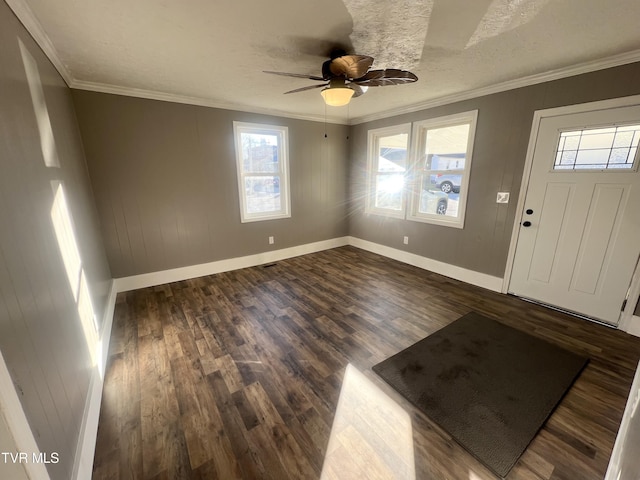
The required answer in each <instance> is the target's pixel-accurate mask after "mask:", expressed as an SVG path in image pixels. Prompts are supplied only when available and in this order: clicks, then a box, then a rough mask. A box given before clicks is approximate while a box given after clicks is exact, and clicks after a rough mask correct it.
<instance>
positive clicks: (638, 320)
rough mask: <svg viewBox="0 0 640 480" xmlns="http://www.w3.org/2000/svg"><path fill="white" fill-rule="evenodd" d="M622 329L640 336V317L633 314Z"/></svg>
mask: <svg viewBox="0 0 640 480" xmlns="http://www.w3.org/2000/svg"><path fill="white" fill-rule="evenodd" d="M623 330H624V331H625V332H627V333H628V334H629V335H633V336H635V337H640V317H638V316H636V315H633V316H632V317H631V320H630V321H629V322H628V323H627V325H626V326H625V328H623Z"/></svg>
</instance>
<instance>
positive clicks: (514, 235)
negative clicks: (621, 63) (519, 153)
mask: <svg viewBox="0 0 640 480" xmlns="http://www.w3.org/2000/svg"><path fill="white" fill-rule="evenodd" d="M633 105H640V95H631V96H628V97H619V98H612V99H608V100H599V101H596V102H588V103H580V104H575V105H566V106H562V107H554V108H547V109H543V110H536V111H535V112H533V121H532V123H531V133H530V135H529V145H528V146H527V155H526V157H525V162H524V170H523V172H522V181H521V183H520V190H519V192H518V203H517V205H516V215H515V218H514V221H513V228H512V231H511V241H510V243H509V253H508V254H507V264H506V267H505V271H504V276H503V281H502V293H508V292H509V283H510V282H511V272H512V270H513V262H514V258H515V253H516V245H517V243H518V236H519V235H520V222H521V221H522V214H523V212H522V211H523V209H524V202H525V198H526V196H527V195H526V194H527V190H528V188H529V178H530V176H531V168H532V167H533V157H534V153H535V148H536V143H537V141H538V131H539V129H540V122H541V121H542V119H543V118H548V117H559V116H563V115H572V114H576V113H585V112H591V111H596V110H610V109H613V108H620V107H630V106H633ZM639 284H640V268H638V269H636V272H635V273H634V275H633V277H632V279H631V285H632V286H637V285H639ZM639 288H640V287H636V288H635V289H634V288H632V289H631V295H630V298H631V299H632V301H631V302H627V307H626V308H625V310H624V311H623V312H622V314H621V316H620V319H619V322H618V328H620V329H622V330H625V331H626V330H627V329H628V328H629V327H630V323H631V317H632V315H633V309H634V308H635V304H636V302H637V298H634V297H633V296H632V295H633V294H634V290H638V289H639ZM630 304H632V305H630Z"/></svg>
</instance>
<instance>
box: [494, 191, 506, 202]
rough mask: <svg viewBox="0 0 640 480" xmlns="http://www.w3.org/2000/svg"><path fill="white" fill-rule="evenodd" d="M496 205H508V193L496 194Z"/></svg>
mask: <svg viewBox="0 0 640 480" xmlns="http://www.w3.org/2000/svg"><path fill="white" fill-rule="evenodd" d="M496 203H509V192H498V196H497V197H496Z"/></svg>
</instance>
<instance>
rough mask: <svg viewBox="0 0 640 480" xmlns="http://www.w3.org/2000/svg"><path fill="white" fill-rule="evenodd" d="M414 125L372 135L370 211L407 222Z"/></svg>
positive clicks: (370, 139)
mask: <svg viewBox="0 0 640 480" xmlns="http://www.w3.org/2000/svg"><path fill="white" fill-rule="evenodd" d="M410 128H411V124H408V123H407V124H405V125H398V126H395V127H390V128H380V129H377V130H370V131H369V166H368V171H369V182H368V192H369V195H368V196H367V199H368V200H367V211H368V212H369V213H379V214H382V215H390V216H394V217H402V218H404V214H405V193H404V190H405V175H406V172H407V167H408V161H407V157H408V153H407V152H408V148H409V132H410Z"/></svg>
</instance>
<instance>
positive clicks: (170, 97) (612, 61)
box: [5, 0, 640, 125]
mask: <svg viewBox="0 0 640 480" xmlns="http://www.w3.org/2000/svg"><path fill="white" fill-rule="evenodd" d="M5 1H6V3H7V5H9V7H10V8H11V10H13V12H14V14H15V15H16V17H18V19H19V20H20V22H22V24H23V25H24V27H25V28H26V29H27V31H28V32H29V33H30V34H31V36H32V37H33V39H34V40H35V41H36V43H37V44H38V45H39V46H40V48H41V49H42V50H43V52H44V53H45V55H46V56H47V57H48V58H49V60H50V61H51V63H52V64H53V65H54V67H55V68H56V70H57V71H58V72H59V73H60V75H61V76H62V78H63V79H64V81H65V82H66V84H67V85H68V86H69V87H70V88H74V89H77V90H88V91H93V92H100V93H110V94H114V95H124V96H128V97H138V98H146V99H150V100H161V101H165V102H173V103H182V104H188V105H197V106H202V107H211V108H220V109H224V110H235V111H240V112H247V113H256V114H261V115H273V116H277V117H284V118H292V119H296V120H308V121H312V122H326V123H332V124H340V125H358V124H361V123H366V122H371V121H374V120H381V119H384V118H390V117H395V116H398V115H403V114H405V113H413V112H418V111H420V110H426V109H429V108H434V107H440V106H442V105H448V104H451V103H455V102H460V101H463V100H470V99H472V98H478V97H482V96H485V95H492V94H494V93H500V92H505V91H508V90H514V89H516V88H521V87H528V86H531V85H536V84H539V83H544V82H549V81H552V80H560V79H562V78H567V77H572V76H575V75H581V74H584V73H590V72H595V71H598V70H604V69H607V68H612V67H618V66H621V65H626V64H629V63H634V62H638V61H640V50H633V51H630V52H625V53H621V54H618V55H613V56H610V57H606V58H602V59H599V60H593V61H589V62H584V63H580V64H577V65H572V66H569V67H564V68H558V69H554V70H549V71H547V72H543V73H537V74H534V75H528V76H525V77H520V78H517V79H514V80H508V81H506V82H501V83H497V84H493V85H488V86H486V87H481V88H476V89H473V90H467V91H464V92H459V93H454V94H451V95H446V96H443V97H438V98H434V99H431V100H426V101H423V102H418V103H414V104H412V105H407V106H404V107H399V108H394V109H391V110H385V111H384V112H379V113H373V114H370V115H363V116H360V117H353V118H351V119H345V118H340V117H335V116H334V117H328V116H327V117H325V116H324V115H313V114H296V113H291V112H286V111H281V110H276V109H268V108H259V107H251V106H248V105H241V104H232V103H227V102H219V101H215V100H210V99H205V98H200V97H190V96H186V95H176V94H171V93H165V92H158V91H153V90H146V89H137V88H128V87H121V86H117V85H110V84H104V83H97V82H88V81H83V80H77V79H75V78H74V77H73V75H72V74H71V72H69V70H68V69H67V68H66V66H65V64H64V62H63V61H62V60H61V59H60V56H59V55H58V51H57V50H56V48H55V47H54V45H53V43H52V42H51V40H50V39H49V36H48V35H47V34H46V32H45V31H44V29H43V28H42V25H41V24H40V22H39V21H38V20H37V18H36V16H35V15H34V13H33V11H32V10H31V8H30V7H29V5H27V3H25V1H24V0H5Z"/></svg>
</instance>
